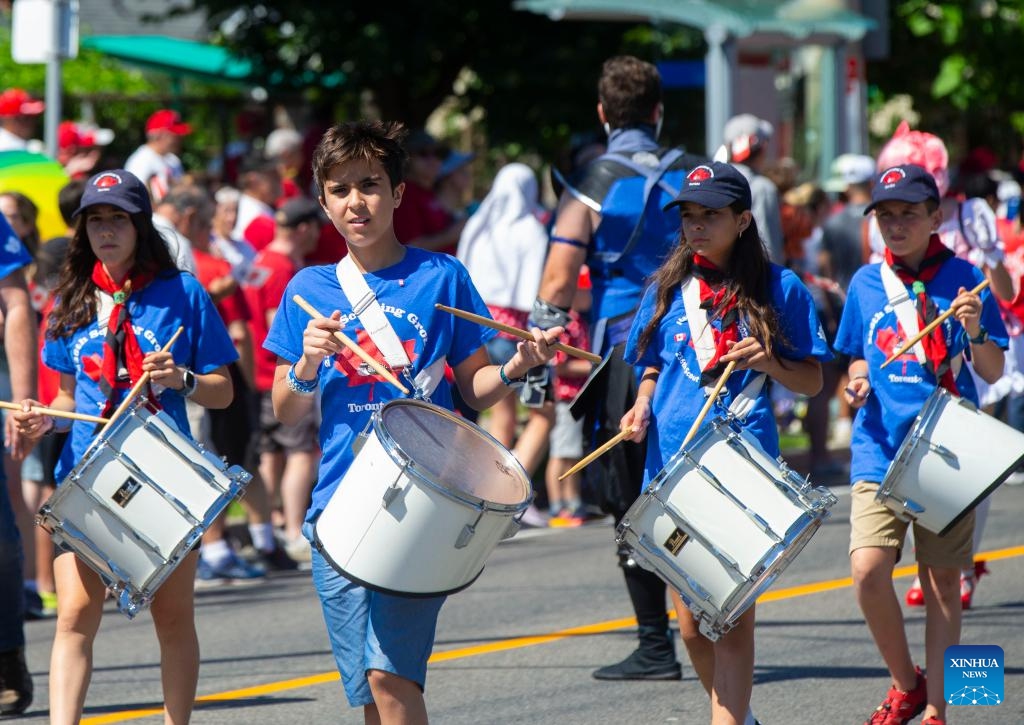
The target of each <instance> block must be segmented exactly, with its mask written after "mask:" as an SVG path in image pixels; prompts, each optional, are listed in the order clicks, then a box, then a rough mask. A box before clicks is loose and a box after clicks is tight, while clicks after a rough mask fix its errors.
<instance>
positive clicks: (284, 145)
mask: <svg viewBox="0 0 1024 725" xmlns="http://www.w3.org/2000/svg"><path fill="white" fill-rule="evenodd" d="M301 147H302V134H300V133H299V132H298V131H296V130H295V129H294V128H277V129H274V130H273V131H271V132H270V134H269V135H268V136H267V141H266V144H264V146H263V153H264V154H266V156H267V158H270V159H275V158H277V157H278V156H280V155H281V154H284V153H287V152H288V151H291V150H293V149H297V148H301Z"/></svg>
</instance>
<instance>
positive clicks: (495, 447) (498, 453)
mask: <svg viewBox="0 0 1024 725" xmlns="http://www.w3.org/2000/svg"><path fill="white" fill-rule="evenodd" d="M379 415H380V421H381V425H380V429H381V430H380V432H381V433H382V434H383V435H382V438H383V440H384V444H385V446H386V447H387V446H394V447H395V448H397V449H398V450H399V451H400V452H401V454H402V455H403V456H404V457H406V458H408V459H411V461H412V465H411V466H410V469H413V470H415V471H416V472H418V473H420V474H421V475H424V476H426V477H427V478H428V479H429V480H430V481H431V482H433V483H435V484H440V485H441V486H443V487H444V488H447V489H449V490H451V491H452V492H453V493H455V494H456V495H460V496H463V497H465V496H469V497H471V498H474V499H480V500H482V501H485V502H488V503H491V504H495V505H498V506H508V507H524V508H525V506H526V505H527V503H528V502H529V498H530V481H529V479H528V478H527V476H526V472H525V471H524V470H523V467H522V466H521V465H520V464H519V461H517V460H516V459H515V457H514V456H513V455H512V454H511V453H510V452H509V451H508V450H507V449H506V448H505V447H504V446H502V445H501V444H500V443H498V442H497V441H496V440H494V438H492V437H491V436H490V435H488V434H487V433H486V432H485V431H483V430H482V429H481V428H479V427H477V426H475V425H473V424H472V423H470V422H469V421H467V420H465V419H464V418H460V417H458V416H457V415H456V414H455V413H452V412H450V411H448V410H445V409H444V408H441V407H439V406H436V405H433V404H431V403H425V402H423V401H418V400H396V401H393V402H391V403H388V404H387V405H385V406H384V408H382V409H381V411H380V413H379Z"/></svg>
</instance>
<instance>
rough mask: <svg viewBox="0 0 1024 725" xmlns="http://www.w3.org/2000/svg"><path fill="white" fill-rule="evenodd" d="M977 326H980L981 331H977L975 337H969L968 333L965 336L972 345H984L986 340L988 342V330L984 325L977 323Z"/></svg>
mask: <svg viewBox="0 0 1024 725" xmlns="http://www.w3.org/2000/svg"><path fill="white" fill-rule="evenodd" d="M978 327H979V328H980V330H981V332H979V333H978V336H977V337H971V336H969V335H968V337H967V342H969V343H971V344H972V345H984V344H985V343H986V342H988V330H986V329H985V326H984V325H979V326H978Z"/></svg>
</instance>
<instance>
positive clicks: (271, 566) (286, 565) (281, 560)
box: [256, 544, 299, 571]
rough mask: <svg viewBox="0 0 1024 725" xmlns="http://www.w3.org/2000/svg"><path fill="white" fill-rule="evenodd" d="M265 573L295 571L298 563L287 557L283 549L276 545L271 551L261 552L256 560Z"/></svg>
mask: <svg viewBox="0 0 1024 725" xmlns="http://www.w3.org/2000/svg"><path fill="white" fill-rule="evenodd" d="M256 560H257V561H258V562H259V563H260V564H262V565H263V568H264V569H266V570H267V571H295V570H296V569H298V568H299V562H297V561H295V559H293V558H291V557H290V556H288V552H287V551H285V550H284V547H283V546H281V545H280V544H278V545H277V546H275V547H274V550H273V551H270V552H266V551H261V552H259V553H258V555H257V559H256Z"/></svg>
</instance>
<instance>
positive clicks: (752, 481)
mask: <svg viewBox="0 0 1024 725" xmlns="http://www.w3.org/2000/svg"><path fill="white" fill-rule="evenodd" d="M834 502H835V499H834V497H832V496H831V494H828V493H827V492H825V491H822V490H820V489H812V488H810V487H809V485H808V484H806V481H803V480H802V479H798V478H797V477H795V475H794V474H792V473H791V472H789V471H788V469H786V468H785V467H780V465H779V463H778V461H776V460H775V459H772V458H770V457H769V456H768V455H767V454H766V453H765V452H764V451H763V449H761V447H760V445H759V444H758V443H757V441H756V440H755V439H754V438H753V437H751V436H749V434H746V433H745V432H744V433H740V432H737V431H734V430H733V429H731V428H730V427H729V426H728V425H727V424H725V422H724V421H715V423H714V425H713V426H712V428H711V429H709V430H708V431H706V432H705V433H704V434H703V435H702V436H701V437H700V438H698V439H697V441H696V442H695V443H694V444H693V445H692V446H691V448H689V449H688V450H687V454H686V455H682V454H680V455H677V456H675V457H673V459H672V460H671V461H670V462H669V464H668V465H667V466H666V467H665V469H664V470H663V471H662V472H661V473H659V474H658V477H657V478H656V479H655V480H654V481H653V482H652V484H651V487H650V488H649V489H648V492H647V493H646V494H645V495H643V496H641V498H640V499H638V500H637V502H636V503H634V505H633V506H632V507H631V508H630V510H629V512H628V513H627V514H626V516H625V517H624V519H623V524H622V525H621V526H620V529H619V534H620V539H621V540H623V541H625V542H626V543H628V544H629V545H630V546H632V547H633V548H634V550H635V553H636V554H637V555H638V556H639V557H640V558H641V559H644V560H646V563H647V564H648V565H649V566H650V567H651V568H653V569H654V570H655V571H656V572H657V573H658V574H659V575H660V576H661V577H662V578H663V579H665V580H666V581H667V582H668V583H669V584H670V585H671V586H673V587H675V588H676V589H677V591H679V592H680V594H681V595H682V596H683V599H684V600H685V601H686V603H687V605H688V606H689V607H690V609H691V610H693V611H694V613H695V614H697V615H698V616H700V617H701V619H702V627H701V628H702V630H704V631H705V634H708V636H710V637H711V638H713V639H717V637H718V636H720V635H721V634H723V633H724V632H726V631H728V629H730V628H731V627H732V625H733V624H734V623H735V620H736V619H737V618H738V617H739V616H740V615H741V614H742V613H743V611H744V610H745V609H746V608H747V607H748V606H749V605H750V604H751V603H753V601H754V599H756V597H757V595H758V594H759V593H760V592H761V591H763V590H764V589H765V588H767V587H768V586H769V585H770V584H771V583H772V582H773V581H774V579H775V577H777V576H778V574H779V573H781V571H782V569H783V568H785V566H786V565H788V563H789V562H790V561H791V560H792V559H793V558H794V557H795V556H796V554H797V553H798V552H799V551H800V549H802V548H803V546H804V545H806V543H807V541H809V539H810V536H811V534H813V532H814V531H815V530H817V528H818V527H819V526H820V524H821V522H822V521H823V520H824V519H825V518H826V517H827V516H828V510H827V509H828V507H829V506H831V505H832V504H833V503H834Z"/></svg>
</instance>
